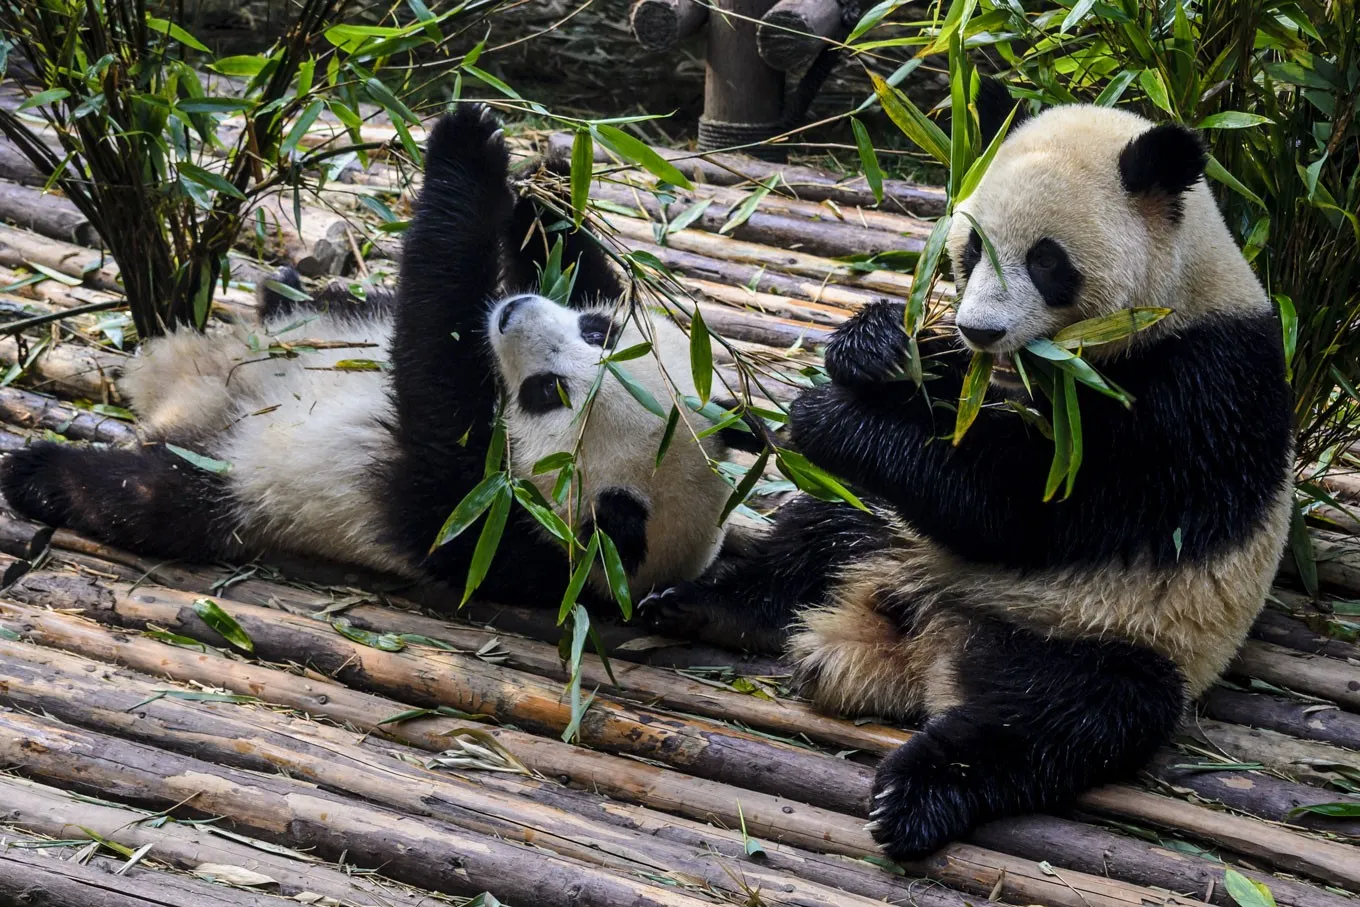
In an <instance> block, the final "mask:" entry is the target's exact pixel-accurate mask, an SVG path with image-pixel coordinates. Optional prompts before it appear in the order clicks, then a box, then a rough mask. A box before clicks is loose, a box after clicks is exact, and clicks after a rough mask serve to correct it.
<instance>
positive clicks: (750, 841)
mask: <svg viewBox="0 0 1360 907" xmlns="http://www.w3.org/2000/svg"><path fill="white" fill-rule="evenodd" d="M737 818H738V819H739V820H741V840H742V842H743V849H744V850H745V851H746V855H747V856H748V857H751V858H752V859H755V858H757V857H766V856H768V854H766V853H765V848H764V847H762V846H761V844H760V842H759V841H757V840H756V839H755V838H753V837H751V836H750V835H748V834H747V833H746V816H745V814H744V813H742V811H741V801H740V800H738V801H737Z"/></svg>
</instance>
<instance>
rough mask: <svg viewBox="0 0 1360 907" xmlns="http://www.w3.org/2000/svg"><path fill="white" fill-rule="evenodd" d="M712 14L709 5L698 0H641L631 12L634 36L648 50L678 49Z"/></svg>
mask: <svg viewBox="0 0 1360 907" xmlns="http://www.w3.org/2000/svg"><path fill="white" fill-rule="evenodd" d="M707 18H708V7H706V6H703V5H702V4H700V3H696V2H695V0H637V2H636V3H634V4H633V7H632V9H630V10H629V12H628V23H629V25H631V26H632V29H633V37H634V38H637V42H638V43H639V44H641V45H642V47H643V48H644V49H646V50H650V51H655V52H658V53H660V52H662V51H667V50H674V49H675V48H676V47H677V46H678V45H679V44H680V42H682V41H684V40H685V39H686V38H689V37H690V36H691V35H693V34H694V33H695V32H697V31H698V30H699V29H700V28H702V27H703V24H704V21H705V20H706V19H707Z"/></svg>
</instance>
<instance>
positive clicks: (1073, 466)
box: [1055, 372, 1082, 500]
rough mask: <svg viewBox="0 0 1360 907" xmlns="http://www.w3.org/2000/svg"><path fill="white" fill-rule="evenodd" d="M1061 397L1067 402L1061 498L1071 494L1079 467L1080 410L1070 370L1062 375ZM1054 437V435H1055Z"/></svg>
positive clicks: (1080, 446)
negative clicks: (1064, 461)
mask: <svg viewBox="0 0 1360 907" xmlns="http://www.w3.org/2000/svg"><path fill="white" fill-rule="evenodd" d="M1062 382H1063V398H1064V400H1066V402H1067V435H1068V438H1069V440H1068V445H1067V447H1068V462H1067V485H1066V487H1065V488H1064V489H1063V499H1064V500H1066V499H1067V498H1070V497H1071V496H1072V486H1073V485H1074V484H1075V483H1076V481H1077V470H1078V469H1080V468H1081V458H1082V443H1081V410H1080V409H1079V408H1078V405H1077V383H1076V378H1074V377H1073V376H1072V373H1071V372H1064V373H1063V376H1062ZM1055 437H1056V435H1055Z"/></svg>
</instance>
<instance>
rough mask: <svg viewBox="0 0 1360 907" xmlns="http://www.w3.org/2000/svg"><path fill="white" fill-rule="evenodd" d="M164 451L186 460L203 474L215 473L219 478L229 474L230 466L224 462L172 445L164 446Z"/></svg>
mask: <svg viewBox="0 0 1360 907" xmlns="http://www.w3.org/2000/svg"><path fill="white" fill-rule="evenodd" d="M165 449H166V450H168V451H170V452H171V453H172V454H174V455H175V456H177V457H179V458H180V459H182V460H187V461H188V462H190V463H192V464H193V465H194V466H197V467H198V468H199V469H201V470H203V471H204V472H211V473H216V474H217V475H219V476H222V475H226V474H227V473H229V472H231V464H230V463H228V462H227V461H226V460H214V459H213V458H212V457H205V456H204V455H203V454H200V453H194V452H193V451H192V450H185V449H184V448H183V447H177V446H175V445H174V444H166V445H165Z"/></svg>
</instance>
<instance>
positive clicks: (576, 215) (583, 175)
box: [571, 129, 595, 227]
mask: <svg viewBox="0 0 1360 907" xmlns="http://www.w3.org/2000/svg"><path fill="white" fill-rule="evenodd" d="M594 175H595V141H594V139H592V138H591V136H590V130H589V129H579V130H577V132H576V138H574V139H572V142H571V211H572V223H573V224H575V225H576V226H577V227H579V226H581V220H582V219H583V218H584V217H585V216H586V203H587V202H588V201H590V181H591V178H592V177H593V176H594Z"/></svg>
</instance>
